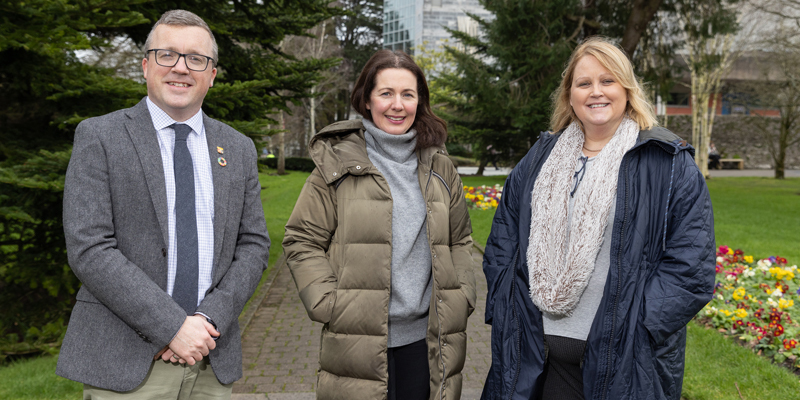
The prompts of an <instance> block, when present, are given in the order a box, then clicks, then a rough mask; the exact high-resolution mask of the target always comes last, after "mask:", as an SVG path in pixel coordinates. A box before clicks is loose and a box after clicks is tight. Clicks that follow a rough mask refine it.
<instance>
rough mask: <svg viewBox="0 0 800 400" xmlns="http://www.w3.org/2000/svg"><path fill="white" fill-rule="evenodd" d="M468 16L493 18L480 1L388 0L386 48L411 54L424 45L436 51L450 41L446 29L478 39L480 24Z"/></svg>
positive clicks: (384, 43) (386, 1) (385, 32)
mask: <svg viewBox="0 0 800 400" xmlns="http://www.w3.org/2000/svg"><path fill="white" fill-rule="evenodd" d="M467 13H471V14H476V15H478V16H480V17H482V18H485V19H491V18H492V15H491V14H490V13H489V12H488V11H486V10H485V9H484V8H483V7H482V6H481V4H480V3H479V2H478V0H385V1H384V3H383V47H384V48H385V49H391V50H403V51H405V52H406V53H409V54H413V52H414V47H416V46H420V45H423V44H424V45H425V47H427V48H428V49H431V50H433V49H437V48H439V47H440V46H441V45H442V43H443V41H445V40H447V39H449V38H450V33H449V32H447V30H446V29H445V28H450V29H454V30H459V31H462V32H467V33H469V34H471V35H478V34H479V32H478V24H477V23H476V22H475V21H473V20H472V19H471V18H469V17H468V16H467ZM450 44H453V45H454V44H455V43H452V42H451V43H450Z"/></svg>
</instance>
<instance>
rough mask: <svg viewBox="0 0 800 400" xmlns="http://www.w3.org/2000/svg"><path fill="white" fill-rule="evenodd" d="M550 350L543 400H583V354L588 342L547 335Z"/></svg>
mask: <svg viewBox="0 0 800 400" xmlns="http://www.w3.org/2000/svg"><path fill="white" fill-rule="evenodd" d="M545 340H546V342H547V348H548V349H549V351H548V355H547V361H546V363H545V365H544V376H545V378H544V387H543V390H542V396H541V398H542V399H543V400H583V398H584V397H583V365H582V364H583V353H584V351H585V349H586V342H585V341H583V340H578V339H572V338H568V337H563V336H554V335H545Z"/></svg>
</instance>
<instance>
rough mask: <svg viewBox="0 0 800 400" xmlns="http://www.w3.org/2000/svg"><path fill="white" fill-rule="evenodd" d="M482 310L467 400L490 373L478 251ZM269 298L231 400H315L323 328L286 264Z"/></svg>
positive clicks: (473, 324) (470, 347)
mask: <svg viewBox="0 0 800 400" xmlns="http://www.w3.org/2000/svg"><path fill="white" fill-rule="evenodd" d="M472 255H473V259H474V261H475V262H474V268H475V280H476V281H477V285H478V287H477V289H478V290H477V291H478V304H477V306H476V309H475V312H474V313H473V314H472V316H470V318H469V322H468V327H467V340H468V341H467V360H466V364H465V365H464V372H463V373H464V383H463V389H462V396H461V398H462V399H463V400H473V399H478V398H480V394H481V390H482V389H483V382H484V379H485V378H486V374H487V373H488V372H489V365H490V363H491V350H490V344H489V336H490V333H491V330H490V327H489V325H486V324H484V323H483V314H484V309H485V306H486V278H485V277H484V275H483V271H482V270H481V263H482V260H483V254H482V253H481V252H480V251H478V250H477V249H475V248H473V252H472ZM277 268H278V269H277V270H276V272H275V273H276V275H275V277H274V280H273V282H272V284H271V285H270V287H269V290H268V291H267V293H266V296H265V297H264V298H263V300H262V301H261V304H260V305H259V306H258V309H257V310H256V311H255V314H254V315H253V317H252V319H251V320H250V323H249V324H248V325H247V329H246V330H245V332H244V335H242V351H243V357H242V363H243V368H244V377H243V378H242V379H240V380H239V381H238V382H236V383H235V384H234V385H233V393H234V394H233V399H232V400H256V399H258V400H264V399H269V400H313V399H315V396H314V390H315V389H316V385H317V377H316V373H317V367H318V362H319V339H320V331H321V329H322V325H321V324H318V323H315V322H311V320H310V319H308V315H307V314H306V311H305V308H303V304H302V303H301V302H300V298H299V296H298V295H297V288H296V287H295V285H294V281H293V280H292V275H291V273H290V272H289V269H288V268H287V267H286V263H285V262H284V263H281V264H279V266H278V267H277Z"/></svg>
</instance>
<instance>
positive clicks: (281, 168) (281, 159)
mask: <svg viewBox="0 0 800 400" xmlns="http://www.w3.org/2000/svg"><path fill="white" fill-rule="evenodd" d="M280 120H281V121H280V122H281V131H280V133H278V166H277V168H276V169H277V170H278V171H277V173H278V175H286V158H285V156H284V153H285V151H284V141H283V139H284V136H285V132H286V121H284V119H283V111H281V112H280Z"/></svg>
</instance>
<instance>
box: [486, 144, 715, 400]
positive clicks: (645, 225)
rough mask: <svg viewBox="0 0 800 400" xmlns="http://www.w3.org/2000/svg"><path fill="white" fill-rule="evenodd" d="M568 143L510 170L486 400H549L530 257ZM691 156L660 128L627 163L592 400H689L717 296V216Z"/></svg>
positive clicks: (592, 368) (495, 247)
mask: <svg viewBox="0 0 800 400" xmlns="http://www.w3.org/2000/svg"><path fill="white" fill-rule="evenodd" d="M559 137H560V135H558V134H555V135H551V134H547V133H544V134H542V136H541V137H540V139H539V140H538V141H537V142H536V144H535V145H534V146H533V148H532V149H531V150H530V151H529V152H528V154H527V155H526V156H525V158H524V159H523V160H522V161H521V162H520V163H519V164H518V165H517V167H516V168H514V170H513V171H512V172H511V175H509V177H508V179H507V180H506V184H505V188H504V191H503V196H502V201H501V202H500V204H499V206H498V208H497V213H496V214H495V217H494V222H493V224H492V232H491V234H490V235H489V239H488V241H487V244H486V254H485V256H484V261H483V270H484V272H485V273H486V281H487V283H488V286H489V292H488V294H487V297H486V323H487V324H491V325H492V366H491V369H490V370H489V375H488V376H487V378H486V386H485V387H484V390H483V395H482V396H481V398H482V399H483V400H494V399H508V400H513V399H525V400H528V399H539V398H541V394H540V393H541V390H542V386H543V381H544V377H543V375H542V371H543V368H544V364H545V359H546V357H547V351H546V350H545V343H544V332H543V330H542V315H541V312H540V311H539V309H538V308H537V307H536V306H535V305H534V304H533V302H532V301H531V298H530V284H529V280H528V264H527V257H526V256H525V255H526V254H527V248H528V237H529V234H530V221H531V192H532V191H533V185H534V182H535V181H536V177H537V176H538V174H539V171H540V170H541V168H542V165H543V164H544V162H545V160H546V159H547V157H548V155H549V154H550V151H551V150H552V149H553V146H554V145H555V143H556V141H557V140H558V138H559ZM693 153H694V149H693V148H692V147H691V146H689V145H687V144H686V142H685V141H682V140H680V138H678V137H677V136H676V135H675V134H673V133H672V132H669V131H668V130H666V129H663V128H654V129H652V130H648V131H641V132H640V133H639V138H638V140H637V142H636V145H635V146H634V147H633V148H632V149H631V150H629V151H628V152H627V153H626V154H625V156H624V157H623V159H622V164H621V167H620V170H619V180H618V185H617V202H616V214H615V216H614V231H613V235H612V238H611V263H610V267H609V271H608V279H607V280H606V284H605V289H604V292H603V298H602V301H601V302H600V307H599V308H598V310H597V315H596V316H595V318H594V322H593V323H592V327H591V331H590V333H589V337H588V339H587V344H586V350H585V353H584V363H583V384H584V395H585V398H586V399H593V400H594V399H596V400H625V399H630V400H647V399H675V400H678V399H679V398H680V394H681V386H682V382H683V367H684V350H685V347H686V324H687V323H688V322H689V321H690V320H691V319H692V317H693V316H694V315H695V314H696V313H697V312H699V311H700V309H702V308H703V306H705V305H706V304H707V303H708V302H709V301H710V300H711V296H712V294H713V291H714V263H715V253H714V249H715V243H714V217H713V213H712V210H711V199H710V198H709V196H708V189H707V187H706V183H705V179H704V178H703V176H702V174H701V173H700V171H699V169H698V168H697V166H696V165H695V163H694V159H693V157H694V156H693ZM545 400H546V399H545Z"/></svg>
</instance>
